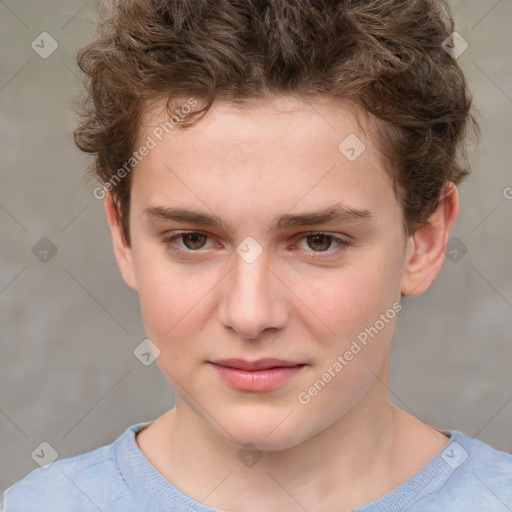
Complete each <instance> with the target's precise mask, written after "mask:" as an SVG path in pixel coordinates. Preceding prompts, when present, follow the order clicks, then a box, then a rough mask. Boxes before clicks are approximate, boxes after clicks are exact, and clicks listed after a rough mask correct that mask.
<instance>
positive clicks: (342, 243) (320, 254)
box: [163, 231, 352, 259]
mask: <svg viewBox="0 0 512 512" xmlns="http://www.w3.org/2000/svg"><path fill="white" fill-rule="evenodd" d="M185 235H205V236H207V237H208V238H209V235H208V233H204V232H202V231H179V232H177V233H174V234H173V235H171V236H168V237H166V238H164V240H163V243H164V245H165V247H166V248H167V249H168V250H170V251H172V252H174V253H176V254H177V255H179V256H189V255H190V254H194V253H199V252H200V251H201V249H197V250H195V251H194V250H192V249H189V250H183V249H180V248H178V247H176V246H175V245H173V242H174V241H175V240H177V239H178V238H182V237H183V236H185ZM319 235H320V236H321V235H323V236H326V237H328V238H330V239H331V240H332V241H334V242H337V243H338V244H339V246H338V247H336V248H334V249H327V250H326V251H313V250H311V251H306V252H308V253H311V255H310V256H308V257H310V258H312V259H320V258H322V259H324V258H327V257H330V256H333V255H337V254H338V253H341V252H343V251H345V250H346V249H347V248H348V247H350V246H351V245H352V244H351V242H349V241H348V240H343V239H341V238H338V237H335V236H334V235H331V234H329V233H324V232H322V231H311V232H308V233H305V234H303V236H302V237H301V238H300V239H299V241H300V240H303V239H305V238H308V237H310V236H319ZM299 250H300V249H299Z"/></svg>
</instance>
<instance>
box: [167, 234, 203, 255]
mask: <svg viewBox="0 0 512 512" xmlns="http://www.w3.org/2000/svg"><path fill="white" fill-rule="evenodd" d="M178 239H181V240H182V242H183V244H184V246H185V247H184V248H182V247H179V246H177V245H176V244H175V243H174V242H175V241H176V240H178ZM207 239H208V235H207V234H206V233H201V232H200V231H180V232H179V233H175V234H173V235H171V236H168V237H166V238H164V240H163V242H164V244H165V246H166V247H167V249H169V250H171V251H173V252H176V253H177V254H186V253H191V252H197V251H198V250H199V249H202V248H203V247H204V244H205V243H206V240H207Z"/></svg>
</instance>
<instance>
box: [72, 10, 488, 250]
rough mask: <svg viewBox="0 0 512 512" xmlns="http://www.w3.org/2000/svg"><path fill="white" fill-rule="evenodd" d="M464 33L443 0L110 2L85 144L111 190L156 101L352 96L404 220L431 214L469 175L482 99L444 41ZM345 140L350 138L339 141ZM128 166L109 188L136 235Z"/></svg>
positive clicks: (91, 83) (86, 102) (90, 63)
mask: <svg viewBox="0 0 512 512" xmlns="http://www.w3.org/2000/svg"><path fill="white" fill-rule="evenodd" d="M453 32H454V21H453V17H452V14H451V10H450V7H449V5H448V3H447V1H445V0H300V1H297V0H123V1H118V0H106V1H104V2H103V3H102V5H101V7H100V17H99V22H98V28H97V34H96V37H95V39H94V40H93V41H92V42H91V43H90V44H88V45H87V46H86V47H85V48H83V49H81V50H80V52H79V54H78V64H79V67H80V68H81V69H82V71H83V72H84V73H85V75H86V80H85V82H86V95H85V96H84V98H83V101H82V104H81V109H80V110H81V111H80V115H81V119H80V122H79V125H78V127H77V128H76V130H75V132H74V137H75V142H76V144H77V145H78V147H79V148H80V149H82V150H83V151H85V152H88V153H92V154H94V155H95V160H94V165H93V167H92V169H91V171H92V174H93V175H95V176H96V177H97V178H98V179H99V180H100V181H101V182H102V183H103V184H106V183H107V184H110V185H113V183H112V178H113V177H115V175H116V173H117V172H118V171H119V170H120V169H121V168H124V169H128V168H127V167H126V163H127V162H129V161H130V162H131V165H130V166H129V169H128V170H131V169H132V168H133V167H134V166H135V165H136V162H133V159H132V160H130V158H131V157H132V156H133V153H134V150H135V149H136V144H137V141H138V137H139V135H140V130H141V122H142V119H143V115H144V112H145V111H146V109H147V107H148V105H149V104H150V102H152V101H154V100H157V99H158V100H165V101H166V105H167V109H168V111H169V113H171V112H173V109H175V107H176V105H177V104H178V103H177V99H178V98H190V97H193V98H196V99H197V100H199V101H200V102H201V103H202V105H203V107H202V108H201V109H198V110H197V111H194V112H191V113H189V114H188V115H187V116H186V119H185V120H181V121H180V123H179V128H180V129H186V128H187V127H189V126H192V125H193V124H195V123H196V122H197V121H199V120H200V119H201V118H202V117H203V116H204V114H206V112H207V111H208V110H209V108H210V106H211V105H212V103H213V102H214V100H216V101H225V102H231V103H234V104H238V105H247V104H250V103H251V102H253V101H254V100H258V99H264V98H265V97H268V96H269V95H273V94H277V95H279V94H286V95H297V96H300V97H302V98H304V97H307V98H308V100H309V99H314V98H315V97H317V98H319V97H321V98H327V99H329V98H332V99H334V100H344V101H346V100H348V101H349V102H353V104H354V105H356V106H357V107H359V108H361V107H362V109H363V111H364V112H366V113H367V114H369V117H370V118H372V117H373V119H376V120H377V123H378V124H377V126H378V129H377V131H376V134H377V136H376V138H375V144H376V145H377V147H378V149H379V150H380V151H381V153H382V155H383V159H384V161H385V162H386V172H388V173H389V174H390V176H391V178H392V183H393V185H394V189H395V195H396V198H397V200H398V201H399V203H400V205H401V208H402V212H403V225H404V230H405V232H406V234H407V235H411V234H413V233H414V232H415V230H416V229H417V228H418V227H419V226H420V225H421V224H423V223H425V222H426V221H427V220H428V218H429V217H430V215H431V214H432V213H433V211H434V209H435V207H436V206H437V203H438V201H439V200H440V198H441V194H442V192H443V190H444V185H445V184H446V182H448V181H451V182H453V183H455V184H456V185H458V184H459V183H460V182H461V181H462V180H463V179H464V178H465V177H466V176H467V175H468V174H469V172H470V170H469V165H468V163H467V161H468V159H467V151H466V146H465V144H464V140H465V137H466V135H467V131H468V127H469V124H470V122H471V124H472V126H473V127H474V128H475V132H476V133H477V136H478V134H479V128H478V123H477V121H476V119H475V117H474V116H473V115H472V113H471V104H472V98H471V94H470V92H469V90H468V86H467V82H466V80H465V77H464V74H463V72H462V70H461V68H460V67H459V65H458V63H457V60H456V59H455V58H454V57H452V55H451V54H450V53H448V52H447V51H445V49H444V48H445V47H446V46H445V45H443V43H444V42H445V41H446V40H447V38H449V37H450V35H451V34H452V33H453ZM340 142H341V141H340ZM131 174H132V173H129V172H124V173H123V176H124V178H123V179H122V180H117V182H116V183H114V185H115V186H110V187H109V190H111V193H112V197H113V199H114V202H115V205H116V208H117V210H118V213H119V217H120V223H121V226H122V229H123V234H124V237H125V240H126V241H127V243H128V244H129V243H130V233H129V222H128V218H129V211H130V185H131Z"/></svg>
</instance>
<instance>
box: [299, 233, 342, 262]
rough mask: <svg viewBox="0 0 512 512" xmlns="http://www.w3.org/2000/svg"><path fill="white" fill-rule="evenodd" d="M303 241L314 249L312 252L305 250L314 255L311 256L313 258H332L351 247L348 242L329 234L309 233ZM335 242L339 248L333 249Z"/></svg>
mask: <svg viewBox="0 0 512 512" xmlns="http://www.w3.org/2000/svg"><path fill="white" fill-rule="evenodd" d="M301 240H304V241H305V242H306V244H307V246H308V247H309V248H311V249H313V250H312V251H308V250H307V249H305V250H306V252H309V253H313V254H311V256H310V257H313V258H322V257H326V256H327V257H328V256H332V255H333V254H337V253H339V252H341V251H344V250H346V248H347V247H348V246H350V242H349V241H348V240H343V239H341V238H338V237H335V236H333V235H330V234H328V233H307V234H306V235H305V236H303V237H302V239H301ZM333 242H334V243H336V244H337V246H336V247H335V248H334V249H331V247H332V245H333ZM314 253H317V254H314Z"/></svg>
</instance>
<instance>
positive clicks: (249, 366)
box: [211, 358, 305, 371]
mask: <svg viewBox="0 0 512 512" xmlns="http://www.w3.org/2000/svg"><path fill="white" fill-rule="evenodd" d="M211 362H212V364H216V365H219V366H226V367H228V368H237V369H239V370H253V371H254V370H266V369H268V368H276V367H290V366H304V364H305V363H297V362H295V361H285V360H283V359H274V358H266V359H257V360H256V361H247V360H245V359H217V360H216V361H211Z"/></svg>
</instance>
